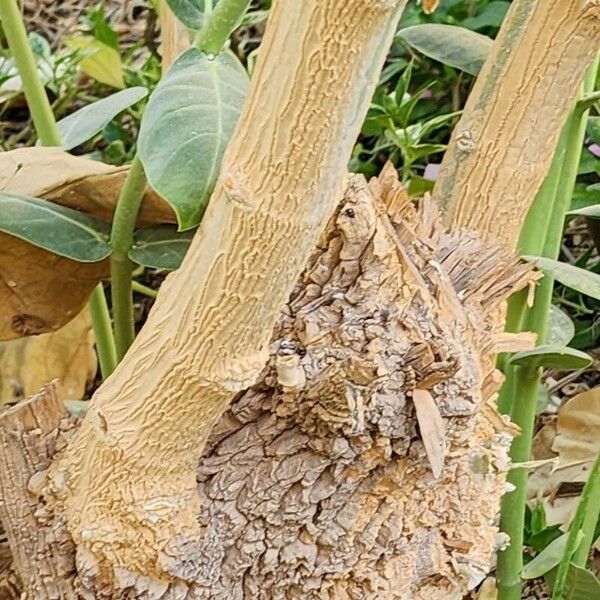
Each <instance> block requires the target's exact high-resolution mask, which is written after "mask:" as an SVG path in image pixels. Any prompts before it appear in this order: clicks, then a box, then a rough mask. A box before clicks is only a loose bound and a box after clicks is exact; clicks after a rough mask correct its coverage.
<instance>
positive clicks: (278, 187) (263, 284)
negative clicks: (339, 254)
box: [53, 0, 404, 579]
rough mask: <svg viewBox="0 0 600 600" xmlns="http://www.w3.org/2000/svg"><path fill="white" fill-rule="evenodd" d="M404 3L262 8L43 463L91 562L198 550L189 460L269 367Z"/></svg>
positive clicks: (168, 564) (150, 566)
mask: <svg viewBox="0 0 600 600" xmlns="http://www.w3.org/2000/svg"><path fill="white" fill-rule="evenodd" d="M403 6H404V2H403V1H400V0H371V1H365V0H331V1H329V2H321V1H320V0H307V1H305V2H301V3H300V2H296V1H295V0H280V1H279V2H277V3H276V4H275V6H274V8H273V12H272V14H271V16H270V18H269V24H268V27H267V31H266V33H265V37H264V40H263V44H262V49H261V52H260V56H259V60H258V62H257V66H256V71H255V73H254V77H253V81H252V85H251V90H250V94H249V98H248V101H247V103H246V107H245V110H244V112H243V114H242V116H241V119H240V123H239V125H238V127H237V130H236V132H235V134H234V136H233V140H232V143H231V144H230V147H229V148H228V150H227V152H226V155H225V157H224V160H223V164H222V166H221V175H220V178H219V182H218V183H217V186H216V189H215V192H214V194H213V197H212V200H211V202H210V205H209V208H208V210H207V212H206V215H205V217H204V219H203V222H202V225H201V227H200V231H199V233H198V235H197V236H196V239H195V240H194V243H193V244H192V247H191V248H190V251H189V252H188V254H187V256H186V259H185V261H184V264H183V265H182V267H181V268H180V269H179V270H178V271H177V272H176V273H175V274H173V275H171V276H169V278H167V280H166V282H165V283H164V284H163V286H162V288H161V292H160V294H159V298H158V301H157V303H156V305H155V307H154V309H153V311H152V313H151V315H150V318H149V319H148V322H147V323H146V326H145V327H144V329H143V331H142V332H141V333H140V335H139V337H138V338H137V339H136V341H135V343H134V345H133V346H132V348H131V350H130V351H129V353H128V354H127V356H126V358H125V360H124V362H123V363H122V364H121V365H120V366H119V368H118V369H117V370H116V371H115V373H114V375H113V376H112V377H111V378H110V379H109V380H108V381H107V382H106V383H105V384H104V385H103V386H102V387H101V388H100V390H99V391H98V392H97V394H96V395H95V397H94V399H93V401H92V406H91V408H90V411H89V412H88V415H87V416H86V418H85V419H84V422H83V424H82V426H81V429H80V432H79V435H78V439H77V440H76V441H75V442H74V443H73V445H72V446H71V447H70V448H69V452H68V454H67V456H66V457H65V459H64V460H63V461H62V463H61V464H60V465H58V466H56V469H55V470H56V473H55V475H54V479H53V481H54V486H55V490H56V493H57V496H58V497H60V499H61V501H62V502H64V505H65V510H66V514H67V518H68V523H69V530H70V532H71V534H72V535H73V537H74V539H75V542H76V544H77V546H78V548H81V549H85V550H86V551H87V552H89V553H90V555H91V556H92V557H94V559H95V560H96V561H97V562H98V564H99V565H100V566H101V567H102V568H104V567H105V566H108V565H123V566H124V567H128V568H129V569H131V570H132V571H135V572H139V573H142V574H145V575H148V576H152V577H156V578H159V579H160V578H164V577H169V576H170V577H173V576H175V577H177V576H179V575H178V573H177V572H175V569H174V567H173V566H172V563H173V562H177V561H176V560H175V559H174V558H173V557H171V556H168V557H167V556H166V554H165V551H164V549H165V548H169V552H170V553H171V554H172V555H173V556H176V555H178V554H179V557H180V561H181V562H182V563H185V561H186V559H185V556H186V555H187V554H188V553H189V551H190V548H193V547H195V546H196V545H197V544H198V543H199V540H200V539H201V537H202V532H201V529H200V527H199V525H198V523H197V515H198V512H199V510H200V505H199V499H198V494H197V490H196V483H195V470H196V462H197V456H198V454H199V452H200V451H201V449H202V447H203V445H204V443H205V441H206V439H207V437H208V435H209V434H210V432H211V429H212V427H213V425H214V424H215V422H216V421H217V420H218V418H219V417H220V416H221V414H222V413H223V412H224V411H225V410H226V409H227V407H228V405H229V403H230V402H231V401H232V399H233V398H234V397H235V396H236V394H239V393H240V392H242V391H243V390H245V389H246V388H248V387H249V386H250V385H252V384H254V383H255V382H256V381H257V379H258V377H259V375H260V372H261V371H262V369H263V367H264V365H265V363H266V361H267V360H268V356H269V354H268V345H269V339H270V336H271V333H272V330H273V327H274V325H275V323H276V320H277V317H278V315H279V312H280V310H281V307H282V306H283V305H284V304H285V302H286V300H287V299H288V297H289V294H290V292H291V290H292V288H293V286H294V284H295V282H296V281H297V279H298V277H299V275H300V273H301V272H302V270H303V268H304V267H305V265H306V261H307V259H308V257H309V256H310V253H311V252H312V251H313V249H314V247H315V244H316V242H317V240H318V238H319V236H320V234H321V233H322V231H323V228H324V226H325V224H326V222H327V220H328V218H329V217H330V215H331V214H332V212H333V209H334V207H335V204H336V202H337V201H338V199H339V198H340V195H341V193H342V191H343V185H344V178H345V171H346V165H347V161H348V159H349V157H350V153H351V149H352V145H353V143H354V140H355V138H356V135H357V134H358V130H359V128H360V125H361V123H362V120H363V118H364V116H365V113H366V110H367V108H368V105H369V100H370V98H371V95H372V92H373V89H374V87H375V85H376V82H377V77H378V74H379V72H380V69H381V66H382V64H383V62H384V60H385V56H386V52H387V49H388V47H389V44H390V42H391V39H392V36H393V34H394V31H395V28H396V24H397V21H398V19H399V16H400V13H401V10H402V8H403ZM283 57H285V60H284V59H283ZM182 576H183V575H182Z"/></svg>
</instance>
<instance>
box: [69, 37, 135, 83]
mask: <svg viewBox="0 0 600 600" xmlns="http://www.w3.org/2000/svg"><path fill="white" fill-rule="evenodd" d="M65 43H66V44H67V46H68V47H69V48H72V49H75V50H80V51H81V52H82V54H83V59H82V60H81V61H80V62H79V67H80V69H81V70H82V71H84V72H85V73H87V74H88V75H89V76H90V77H92V78H94V79H95V80H96V81H98V82H100V83H105V84H106V85H110V86H111V87H114V88H119V89H121V88H124V87H125V80H124V79H123V64H122V63H121V56H120V54H119V51H118V50H116V49H115V48H111V47H110V46H107V45H106V44H104V43H102V42H100V41H98V40H96V39H94V38H93V37H85V36H81V37H75V38H71V39H69V40H66V42H65Z"/></svg>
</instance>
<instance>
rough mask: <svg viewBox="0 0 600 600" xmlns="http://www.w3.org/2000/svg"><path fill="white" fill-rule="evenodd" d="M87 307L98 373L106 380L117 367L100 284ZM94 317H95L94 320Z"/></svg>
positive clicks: (112, 336) (115, 352)
mask: <svg viewBox="0 0 600 600" xmlns="http://www.w3.org/2000/svg"><path fill="white" fill-rule="evenodd" d="M88 306H89V310H90V313H91V314H92V319H93V327H94V336H95V338H96V349H97V351H98V361H99V362H100V372H101V373H102V378H103V379H106V378H107V377H108V376H109V375H110V374H111V373H112V372H113V371H114V370H115V367H116V366H117V350H116V347H115V338H114V335H113V331H112V327H111V324H110V313H109V311H108V304H107V303H106V296H105V295H104V288H103V286H102V284H99V285H97V286H96V287H95V288H94V291H93V292H92V295H91V296H90V300H89V304H88ZM94 315H95V316H96V318H95V319H94Z"/></svg>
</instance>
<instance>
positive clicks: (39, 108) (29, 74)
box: [0, 0, 61, 146]
mask: <svg viewBox="0 0 600 600" xmlns="http://www.w3.org/2000/svg"><path fill="white" fill-rule="evenodd" d="M0 20H1V21H2V28H3V30H4V35H6V39H7V41H8V46H9V48H10V51H11V54H12V56H13V59H14V61H15V65H16V67H17V71H18V72H19V75H20V76H21V82H22V85H23V93H24V94H25V98H26V99H27V106H28V107H29V112H30V113H31V119H32V121H33V124H34V126H35V129H36V131H37V134H38V137H39V138H40V142H41V143H42V144H43V145H44V146H60V144H61V140H60V134H59V132H58V127H57V126H56V120H55V118H54V114H53V112H52V107H51V106H50V102H49V101H48V96H47V95H46V90H45V89H44V86H43V84H42V82H41V80H40V76H39V74H38V70H37V65H36V62H35V56H34V54H33V50H32V49H31V44H30V43H29V38H28V37H27V30H26V29H25V24H24V23H23V18H22V17H21V11H20V10H19V5H18V3H17V0H0Z"/></svg>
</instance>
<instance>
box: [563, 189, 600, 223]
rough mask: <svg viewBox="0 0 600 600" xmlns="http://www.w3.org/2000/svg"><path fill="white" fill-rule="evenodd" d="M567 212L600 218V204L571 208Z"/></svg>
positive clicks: (589, 217) (590, 217)
mask: <svg viewBox="0 0 600 600" xmlns="http://www.w3.org/2000/svg"><path fill="white" fill-rule="evenodd" d="M590 187H591V186H590ZM588 189H589V188H588ZM567 214H568V215H577V216H579V217H587V218H588V219H600V204H593V205H592V206H584V207H583V208H578V209H576V210H570V211H569V212H568V213H567Z"/></svg>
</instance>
